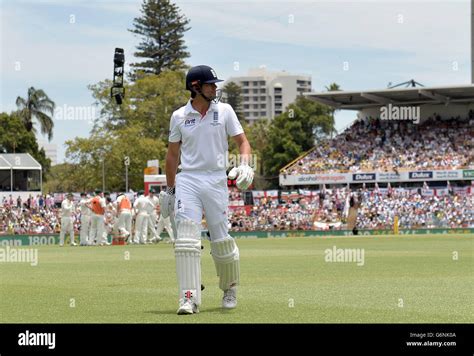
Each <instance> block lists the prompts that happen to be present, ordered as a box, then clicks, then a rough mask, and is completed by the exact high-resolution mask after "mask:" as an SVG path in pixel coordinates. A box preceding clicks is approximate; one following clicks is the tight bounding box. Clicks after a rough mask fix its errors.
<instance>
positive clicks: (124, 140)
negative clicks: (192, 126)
mask: <svg viewBox="0 0 474 356" xmlns="http://www.w3.org/2000/svg"><path fill="white" fill-rule="evenodd" d="M143 132H144V130H143V127H141V126H140V125H139V124H131V125H128V126H126V127H123V128H120V129H117V130H114V131H113V132H110V131H102V132H93V133H92V134H91V135H90V137H88V138H79V137H76V138H75V139H74V140H71V141H67V142H66V146H67V149H66V158H67V160H68V162H69V163H71V164H72V165H73V166H74V167H77V168H78V169H77V170H75V174H74V175H70V176H69V177H70V178H69V180H70V181H73V182H75V184H76V185H77V189H78V190H86V191H91V190H93V189H95V188H97V187H102V174H103V172H105V186H106V189H107V190H112V191H119V190H124V189H125V166H124V157H125V156H128V157H129V158H130V166H129V171H128V178H129V187H130V188H131V189H133V190H139V189H143V184H144V183H143V168H144V167H146V164H147V160H151V159H158V160H159V161H160V162H162V163H164V158H165V154H166V147H167V146H166V144H165V143H164V142H163V141H162V140H156V139H153V138H150V137H145V136H144V135H143ZM71 174H72V173H71Z"/></svg>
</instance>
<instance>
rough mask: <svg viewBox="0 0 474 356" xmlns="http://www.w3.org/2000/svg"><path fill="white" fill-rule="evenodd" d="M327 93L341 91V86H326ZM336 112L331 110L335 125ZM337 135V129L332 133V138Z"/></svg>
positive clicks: (333, 84) (332, 84)
mask: <svg viewBox="0 0 474 356" xmlns="http://www.w3.org/2000/svg"><path fill="white" fill-rule="evenodd" d="M325 88H326V90H327V91H341V87H340V86H339V84H336V83H331V84H329V86H326V87H325ZM336 111H338V110H337V109H331V116H332V122H333V123H334V122H335V121H334V120H335V119H334V114H335V113H336ZM335 133H336V129H334V130H333V132H331V138H333V137H334V134H335Z"/></svg>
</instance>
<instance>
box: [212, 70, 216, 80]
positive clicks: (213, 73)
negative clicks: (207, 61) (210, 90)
mask: <svg viewBox="0 0 474 356" xmlns="http://www.w3.org/2000/svg"><path fill="white" fill-rule="evenodd" d="M211 73H212V75H213V76H214V78H216V79H217V74H216V72H214V69H212V68H211Z"/></svg>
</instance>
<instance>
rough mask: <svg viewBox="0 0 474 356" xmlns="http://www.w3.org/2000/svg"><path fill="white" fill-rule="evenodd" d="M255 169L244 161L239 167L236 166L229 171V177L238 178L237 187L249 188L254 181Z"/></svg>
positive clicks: (241, 188)
mask: <svg viewBox="0 0 474 356" xmlns="http://www.w3.org/2000/svg"><path fill="white" fill-rule="evenodd" d="M253 175H254V173H253V169H252V167H250V166H249V165H248V164H246V163H243V164H241V165H240V166H238V167H234V168H232V169H231V170H230V172H229V175H228V177H229V179H235V178H237V188H239V189H240V190H245V189H247V188H248V187H249V186H250V184H252V182H253Z"/></svg>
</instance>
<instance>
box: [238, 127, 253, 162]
mask: <svg viewBox="0 0 474 356" xmlns="http://www.w3.org/2000/svg"><path fill="white" fill-rule="evenodd" d="M233 138H234V141H235V143H236V144H237V146H238V147H239V153H240V164H242V163H246V164H249V162H250V155H251V153H252V148H251V147H250V143H249V140H247V136H245V133H241V134H240V135H237V136H234V137H233Z"/></svg>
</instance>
